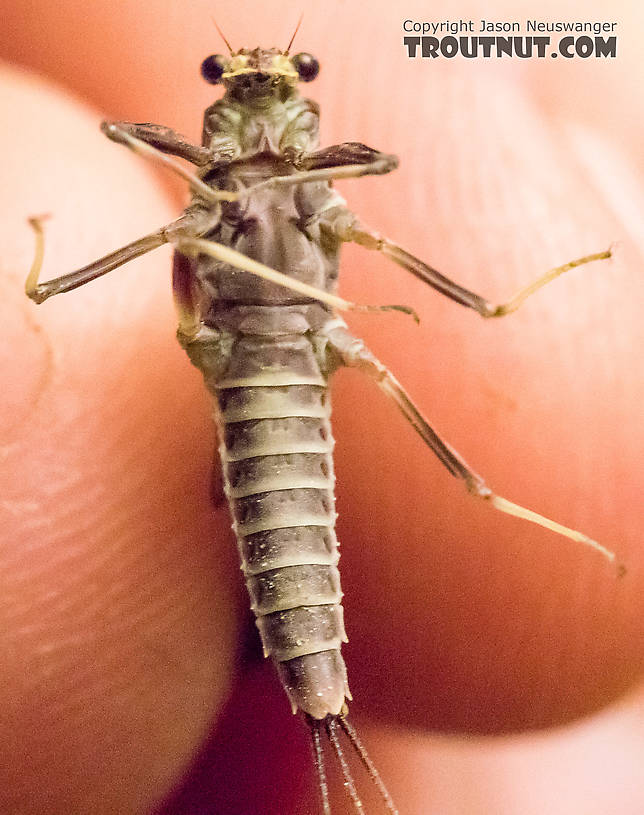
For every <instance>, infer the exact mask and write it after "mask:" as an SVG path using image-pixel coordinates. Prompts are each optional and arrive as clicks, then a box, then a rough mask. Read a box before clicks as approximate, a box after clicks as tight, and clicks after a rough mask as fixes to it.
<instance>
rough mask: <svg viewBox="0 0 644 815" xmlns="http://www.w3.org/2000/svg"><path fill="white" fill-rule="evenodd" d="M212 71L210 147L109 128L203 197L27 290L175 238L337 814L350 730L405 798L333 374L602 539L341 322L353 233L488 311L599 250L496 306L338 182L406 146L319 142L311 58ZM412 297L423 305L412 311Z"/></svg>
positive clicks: (277, 634)
mask: <svg viewBox="0 0 644 815" xmlns="http://www.w3.org/2000/svg"><path fill="white" fill-rule="evenodd" d="M202 73H203V75H204V77H205V78H206V79H207V80H208V81H210V82H212V83H220V82H221V83H223V85H224V86H225V88H226V92H225V95H224V97H223V98H222V99H220V100H219V101H217V102H215V103H214V104H213V105H212V106H211V107H210V108H208V110H207V111H206V113H205V118H204V130H203V144H202V145H201V146H196V145H192V144H189V143H188V142H187V141H186V140H185V139H184V138H183V137H181V136H179V135H178V134H177V133H175V132H174V131H172V130H170V129H169V128H166V127H161V126H158V125H150V124H144V125H136V124H127V123H118V124H105V125H104V126H103V128H104V131H105V132H106V134H107V135H108V136H109V137H110V138H112V139H114V140H116V141H119V142H122V143H125V144H127V145H128V146H130V147H132V148H133V149H135V150H136V151H138V152H141V153H144V154H147V155H152V156H153V157H157V158H158V157H159V156H161V153H160V152H159V151H162V152H163V153H170V154H174V155H177V156H179V157H181V158H183V159H186V160H188V161H190V162H192V163H193V164H195V165H196V166H197V167H198V168H199V169H198V175H197V176H193V175H190V174H187V173H186V172H185V170H184V169H183V168H181V169H179V165H177V164H176V163H174V162H172V161H171V160H169V159H167V158H166V157H165V156H161V157H162V158H163V160H164V161H165V162H166V163H168V162H170V163H171V165H172V167H173V168H174V169H176V170H177V171H178V172H181V174H182V175H184V176H187V177H188V179H189V181H190V183H191V185H192V188H193V196H192V200H191V203H190V205H189V206H188V207H187V209H186V210H185V211H184V213H183V214H182V216H181V217H180V218H179V219H178V220H177V221H175V222H173V223H172V224H170V225H168V226H166V227H163V228H162V229H160V230H158V231H157V232H154V233H152V234H151V235H148V236H145V237H144V238H141V239H139V240H138V241H135V242H133V243H132V244H129V245H128V246H126V247H124V248H122V249H120V250H117V251H116V252H114V253H112V254H111V255H108V256H107V257H106V258H103V259H101V260H99V261H96V262H95V263H92V264H90V265H89V266H87V267H85V268H83V269H81V270H78V271H77V272H73V273H72V274H69V275H65V276H63V277H60V278H57V279H55V280H51V281H48V282H46V283H42V284H38V282H37V277H38V273H39V270H40V255H41V249H42V246H41V242H42V235H41V231H40V226H39V224H38V222H37V221H35V222H34V226H35V228H36V230H37V232H38V235H39V242H40V243H39V252H38V257H37V260H36V262H35V263H34V267H33V269H32V272H31V274H30V276H29V278H28V281H27V293H28V294H29V295H30V296H31V297H32V299H34V300H36V302H42V301H43V300H44V299H46V298H47V297H49V296H51V295H52V294H57V293H61V292H64V291H67V290H69V289H72V288H75V287H77V286H79V285H82V284H83V283H85V282H88V281H89V280H92V279H94V278H95V277H97V276H99V275H101V274H104V273H106V272H108V271H110V270H112V269H114V268H116V267H117V266H119V265H121V264H122V263H125V262H127V261H128V260H131V259H133V258H134V257H137V256H138V255H140V254H143V253H144V252H147V251H150V250H151V249H154V248H156V247H157V246H160V245H162V244H163V243H166V242H171V243H173V244H174V245H175V248H176V252H175V261H174V274H173V288H174V294H175V299H176V302H177V307H178V311H179V330H178V337H179V341H180V342H181V344H182V346H183V347H184V348H185V350H186V351H187V353H188V355H189V356H190V359H191V360H192V362H193V363H194V364H195V365H196V366H197V367H198V368H199V369H200V370H201V371H202V373H203V376H204V380H205V383H206V386H207V388H208V390H209V391H210V393H211V394H212V395H213V397H214V402H215V405H216V413H217V417H218V419H217V420H218V423H219V432H220V439H221V447H220V452H221V462H222V466H223V471H224V484H225V492H226V495H227V497H228V500H229V503H230V508H231V513H232V516H233V528H234V531H235V534H236V537H237V541H238V545H239V551H240V556H241V562H242V569H243V572H244V575H245V578H246V584H247V587H248V591H249V594H250V598H251V605H252V608H253V611H254V613H255V615H256V619H257V626H258V628H259V632H260V636H261V639H262V643H263V647H264V653H265V655H267V656H269V655H270V656H271V658H272V659H273V661H274V662H275V664H276V666H277V670H278V673H279V676H280V679H281V682H282V684H283V686H284V688H285V690H286V693H287V694H288V697H289V699H290V702H291V705H292V708H293V711H294V712H295V711H301V712H302V713H303V714H304V715H305V717H306V718H307V720H308V722H309V724H310V727H311V733H312V740H313V747H314V752H315V758H316V766H317V770H318V776H319V785H320V790H321V797H322V807H323V810H324V812H325V813H329V812H330V804H329V799H328V794H327V789H326V776H325V771H324V762H323V751H322V741H321V737H322V735H323V734H324V733H326V735H327V736H328V738H329V740H330V743H331V745H332V747H333V749H334V751H335V753H336V755H337V758H338V760H339V762H340V764H341V767H342V773H343V776H344V779H345V787H346V789H347V791H348V793H349V795H350V797H351V798H352V801H353V805H354V807H355V809H356V810H357V811H362V804H361V802H360V799H359V797H358V794H357V792H356V789H355V785H354V783H353V779H352V776H351V773H350V771H349V768H348V765H347V763H346V759H345V757H344V753H343V752H342V749H341V747H340V744H339V741H338V727H340V728H341V729H342V730H343V731H344V733H345V734H346V736H347V737H348V739H349V741H350V742H351V744H352V746H353V747H354V749H355V750H356V752H357V754H358V756H359V758H360V759H361V760H362V762H363V763H364V764H365V765H366V767H367V769H368V771H369V772H370V774H371V777H372V779H373V780H374V782H375V783H376V784H377V785H378V787H379V789H380V791H381V793H382V797H383V802H384V804H385V806H386V807H387V809H388V811H389V812H391V813H394V812H396V811H397V810H396V809H395V806H394V804H393V803H392V801H391V798H390V797H389V795H388V793H387V791H386V790H385V788H384V786H383V785H382V782H381V781H380V778H379V776H378V774H377V772H376V771H375V769H374V767H373V765H372V764H371V761H370V759H369V757H368V755H367V753H366V751H365V750H364V748H363V746H362V744H361V742H360V740H359V738H358V736H357V734H356V733H355V731H354V730H353V727H352V725H351V724H350V723H349V721H348V720H347V718H346V714H347V701H348V700H350V699H351V695H350V692H349V688H348V684H347V674H346V669H345V665H344V662H343V659H342V656H341V653H340V647H341V643H342V642H344V641H346V635H345V630H344V623H343V615H342V607H341V605H340V600H341V597H342V592H341V589H340V578H339V573H338V569H337V562H338V552H337V542H336V538H335V533H334V523H335V517H336V513H335V506H334V497H333V487H334V474H333V462H332V458H331V453H332V448H333V438H332V435H331V429H330V425H329V411H330V403H329V398H328V384H329V377H330V375H331V374H332V373H333V371H334V370H335V369H337V368H338V367H339V366H341V365H347V366H352V367H356V368H358V369H360V370H362V371H363V372H365V373H367V374H369V375H370V376H371V377H373V378H374V380H375V381H376V382H377V383H378V384H379V385H380V387H381V388H382V389H383V390H384V391H385V392H386V393H387V394H388V395H389V396H390V397H391V398H393V399H394V400H395V402H396V403H397V405H398V407H399V408H400V410H401V411H402V413H403V414H404V415H405V417H406V418H407V419H408V421H409V422H410V423H411V424H412V425H413V427H414V428H415V429H416V430H417V432H418V433H419V434H420V435H421V437H422V438H423V440H424V441H425V442H426V443H427V444H428V446H429V447H430V448H431V449H432V450H433V451H434V453H435V454H436V455H437V456H438V458H439V459H440V460H441V461H442V463H443V464H444V465H445V466H446V467H447V468H448V470H449V471H450V472H451V473H452V474H453V475H455V476H456V477H458V478H461V479H462V480H463V481H464V482H465V485H466V486H467V489H468V490H469V492H470V493H472V494H473V495H475V496H478V497H480V498H483V499H485V500H487V501H489V502H490V503H491V504H492V505H493V506H494V507H495V508H497V509H500V510H502V511H505V512H509V513H510V514H515V515H519V516H521V517H523V518H525V519H527V520H531V521H534V522H536V523H540V524H541V525H544V526H546V527H548V528H550V529H552V530H554V531H557V532H560V533H562V534H564V535H567V536H569V537H572V538H574V539H576V540H580V541H583V542H586V543H588V544H590V545H592V546H594V547H595V548H598V549H599V550H600V551H602V552H603V553H604V554H605V555H607V556H608V557H611V558H612V553H609V552H607V550H605V549H603V547H601V546H600V545H599V544H596V543H595V542H594V541H591V540H590V539H589V538H586V536H584V535H582V534H581V533H579V532H576V531H574V530H570V529H567V528H566V527H562V526H561V525H559V524H556V523H554V522H552V521H549V520H547V519H545V518H543V517H542V516H539V515H537V514H536V513H533V512H531V511H529V510H525V509H524V508H522V507H519V506H517V505H516V504H512V503H511V502H509V501H507V500H506V499H504V498H501V497H500V496H497V495H495V494H494V493H493V492H492V491H491V490H490V488H489V487H488V486H487V485H486V484H485V482H484V481H483V479H482V478H481V477H480V476H478V475H477V474H476V473H475V472H474V471H473V470H472V469H471V468H469V467H468V465H467V464H466V463H465V461H464V460H463V459H462V458H461V457H460V456H459V455H458V454H457V453H456V452H455V451H454V450H452V449H451V448H450V447H449V446H448V445H447V444H446V443H445V442H444V441H442V440H441V439H440V437H439V436H438V435H437V434H436V432H435V431H434V430H433V429H432V428H431V427H430V426H429V424H428V423H427V422H426V420H425V419H424V418H423V416H422V415H421V413H420V412H419V410H418V409H417V408H416V407H415V405H414V404H413V402H412V401H411V399H410V397H409V396H408V395H407V394H406V393H405V391H404V390H403V389H402V387H401V386H400V385H399V383H398V382H397V381H396V379H395V377H394V376H393V375H392V374H391V373H390V372H389V371H388V370H387V368H386V367H385V366H384V365H383V364H382V363H381V362H379V360H377V359H376V358H375V357H374V356H373V355H372V354H371V353H370V352H369V351H368V349H366V348H365V346H364V344H363V343H362V342H361V341H360V340H358V339H356V338H355V337H353V336H352V335H351V334H350V333H349V331H348V329H347V327H346V325H345V323H344V322H343V321H342V320H341V319H340V318H339V316H338V311H339V310H340V309H352V308H371V309H377V308H381V309H385V308H401V307H398V306H389V307H387V306H383V307H360V306H355V305H354V304H351V303H348V302H347V301H345V300H342V299H341V298H340V297H338V296H337V295H336V294H335V287H336V281H337V277H338V262H339V250H340V246H341V244H342V243H343V242H345V241H354V242H357V243H360V244H362V245H363V246H365V247H366V248H369V249H373V250H376V251H380V252H382V253H383V254H385V255H387V256H388V257H390V258H391V259H392V260H393V261H394V262H396V263H398V264H399V265H401V266H402V267H404V268H405V269H407V270H408V271H411V272H412V273H413V274H414V275H416V276H417V277H419V278H420V279H422V280H423V281H425V282H426V283H428V284H429V285H431V286H432V287H434V288H436V289H437V290H438V291H440V292H441V293H443V294H445V295H447V296H448V297H450V298H451V299H453V300H455V301H456V302H458V303H460V304H462V305H465V306H467V307H469V308H472V309H474V310H475V311H477V312H478V313H479V314H480V315H481V316H483V317H494V316H501V315H503V314H506V313H509V312H510V311H513V310H514V309H515V308H517V307H518V305H519V304H520V303H521V302H522V301H523V299H525V298H526V297H527V296H528V295H529V294H531V293H532V291H534V290H535V289H536V288H538V287H539V286H541V285H543V284H544V283H545V282H548V280H550V279H552V278H553V277H555V276H557V275H558V274H561V273H562V272H564V271H566V270H567V269H569V268H571V267H572V266H576V265H579V264H580V263H585V262H587V261H590V260H595V259H599V258H601V257H608V256H609V255H610V253H609V252H604V253H600V254H598V255H591V256H588V257H586V258H582V259H581V260H579V261H574V262H572V263H570V264H566V265H565V266H563V267H560V268H558V269H556V270H554V271H553V272H550V273H548V274H547V275H544V276H543V277H542V278H540V279H539V280H538V281H537V283H536V284H533V285H532V286H530V287H528V288H527V289H526V290H524V291H522V292H520V293H519V295H517V297H515V298H514V299H513V300H511V301H509V303H507V304H505V305H502V306H494V305H492V304H490V303H488V302H487V301H486V300H484V299H483V298H482V297H480V296H479V295H477V294H474V293H473V292H470V291H468V290H466V289H463V288H462V287H460V286H458V285H457V284H456V283H453V282H452V281H450V280H449V279H448V278H446V277H444V276H443V275H441V274H440V273H439V272H437V271H436V270H434V269H432V268H431V267H429V266H427V265H426V264H425V263H423V262H422V261H420V260H418V259H417V258H415V257H413V256H411V255H410V254H408V253H407V252H405V251H404V250H403V249H401V248H400V247H399V246H397V245H395V244H393V243H391V242H390V241H388V240H386V239H384V238H381V237H380V236H379V235H378V234H377V233H376V232H373V231H372V230H370V229H367V228H366V227H364V226H362V225H361V224H360V223H359V221H358V219H357V218H356V216H355V215H354V214H353V213H352V212H351V211H350V210H349V209H348V208H347V206H346V204H345V202H344V200H343V199H342V197H341V196H340V195H339V194H338V193H337V192H336V191H335V190H334V189H333V188H332V186H331V183H330V182H331V180H332V179H334V178H346V177H356V176H360V175H365V174H379V173H386V172H389V171H390V170H392V169H394V168H395V166H396V163H397V161H396V159H395V157H393V156H387V155H384V154H382V153H379V152H378V151H376V150H373V149H371V148H368V147H366V146H364V145H362V144H356V143H346V144H340V145H335V146H333V147H330V148H326V149H323V150H320V149H319V148H318V108H317V106H316V105H315V104H314V103H313V102H311V101H309V100H306V99H303V98H301V97H300V96H299V93H298V90H297V82H298V80H304V81H309V80H311V79H314V78H315V75H316V74H317V62H316V61H315V60H314V59H313V58H312V57H311V56H309V55H306V54H299V55H297V56H294V57H290V56H289V54H288V51H286V52H281V51H278V50H276V49H270V50H262V49H259V48H257V49H255V50H252V51H248V50H244V49H242V50H240V51H238V52H236V53H232V52H231V54H230V56H229V57H225V58H224V57H209V58H208V59H207V60H206V61H205V62H204V63H203V65H202ZM403 310H405V309H403Z"/></svg>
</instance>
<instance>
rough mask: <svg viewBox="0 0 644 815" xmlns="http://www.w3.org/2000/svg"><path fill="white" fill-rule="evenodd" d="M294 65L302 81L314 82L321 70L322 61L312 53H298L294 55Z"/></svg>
mask: <svg viewBox="0 0 644 815" xmlns="http://www.w3.org/2000/svg"><path fill="white" fill-rule="evenodd" d="M293 67H294V68H295V70H296V71H297V73H298V75H299V77H300V79H301V80H302V82H312V81H313V80H314V79H315V77H316V76H317V75H318V73H319V72H320V63H319V62H318V61H317V59H316V58H315V57H312V56H311V54H296V55H295V56H294V57H293Z"/></svg>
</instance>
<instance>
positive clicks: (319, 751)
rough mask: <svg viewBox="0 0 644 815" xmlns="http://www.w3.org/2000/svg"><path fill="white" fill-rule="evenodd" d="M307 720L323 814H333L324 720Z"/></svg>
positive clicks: (308, 718)
mask: <svg viewBox="0 0 644 815" xmlns="http://www.w3.org/2000/svg"><path fill="white" fill-rule="evenodd" d="M306 722H307V724H308V726H309V729H310V732H311V746H312V747H313V761H314V763H315V771H316V773H317V777H318V788H319V790H320V799H321V800H322V814H323V815H331V804H330V802H329V785H328V783H327V780H326V770H325V768H324V749H323V747H322V735H321V733H320V728H321V726H322V722H321V721H320V720H319V719H314V718H313V717H312V716H307V717H306Z"/></svg>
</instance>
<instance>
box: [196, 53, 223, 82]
mask: <svg viewBox="0 0 644 815" xmlns="http://www.w3.org/2000/svg"><path fill="white" fill-rule="evenodd" d="M225 70H226V62H225V60H224V57H222V56H221V54H213V55H212V56H210V57H206V59H204V61H203V62H202V63H201V76H203V78H204V79H205V80H206V82H210V84H211V85H216V84H217V83H218V82H219V81H220V80H221V75H222V74H223V72H224V71H225Z"/></svg>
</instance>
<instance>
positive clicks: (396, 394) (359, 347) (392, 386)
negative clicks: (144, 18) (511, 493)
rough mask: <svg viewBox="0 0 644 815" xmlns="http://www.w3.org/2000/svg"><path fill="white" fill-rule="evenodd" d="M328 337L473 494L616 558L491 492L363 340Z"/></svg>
mask: <svg viewBox="0 0 644 815" xmlns="http://www.w3.org/2000/svg"><path fill="white" fill-rule="evenodd" d="M326 336H327V337H328V339H329V342H330V345H331V348H332V350H333V351H335V353H337V354H338V356H339V357H340V359H341V361H342V362H343V363H344V364H345V365H347V366H348V367H353V368H358V369H359V370H361V371H363V372H364V373H366V374H368V375H369V376H370V377H371V378H372V379H374V380H375V381H376V383H377V384H378V386H379V387H380V388H381V389H382V390H383V391H384V392H385V393H386V394H387V396H389V397H390V398H391V399H393V400H394V402H395V403H396V405H397V406H398V408H399V409H400V411H401V412H402V414H403V416H404V417H405V418H406V419H407V421H408V422H409V423H410V424H411V426H412V427H413V428H414V430H415V431H416V432H417V433H418V434H419V435H420V437H421V438H422V440H423V441H424V442H425V444H426V445H427V446H428V447H429V448H430V449H431V450H432V451H433V453H434V454H435V455H436V456H437V457H438V459H439V460H440V461H441V463H442V464H443V465H444V466H445V467H446V468H447V469H448V470H449V472H450V473H451V474H452V475H454V476H456V477H457V478H461V479H462V480H463V481H464V482H465V486H466V487H467V491H468V492H469V493H470V494H471V495H474V496H475V497H477V498H483V499H484V500H486V501H488V502H489V503H490V504H491V505H492V506H493V507H494V509H498V510H500V511H501V512H505V513H506V514H508V515H514V516H516V517H518V518H522V519H523V520H525V521H530V522H531V523H534V524H537V525H539V526H543V527H544V528H546V529H549V530H550V531H551V532H556V533H557V534H559V535H563V536H565V537H567V538H570V539H571V540H574V541H577V542H579V543H583V544H585V545H586V546H590V547H591V548H593V549H596V550H597V551H598V552H600V553H601V554H602V555H603V556H604V557H605V558H607V559H608V560H609V561H611V562H614V561H615V553H614V552H611V551H610V550H609V549H606V548H605V547H604V546H602V545H601V544H600V543H598V542H597V541H594V540H592V538H589V537H588V536H587V535H584V534H583V533H582V532H578V531H577V530H576V529H570V528H569V527H567V526H563V525H562V524H559V523H557V522H556V521H552V520H550V519H549V518H546V517H544V516H543V515H539V514H538V513H536V512H533V511H532V510H530V509H526V508H525V507H522V506H520V505H518V504H514V503H513V502H512V501H508V500H507V498H502V497H501V496H500V495H496V494H495V493H494V492H492V490H491V489H490V487H489V486H488V485H487V484H486V483H485V481H484V480H483V478H481V476H480V475H478V473H476V472H475V471H474V470H473V469H472V468H471V467H470V466H469V465H468V464H467V462H466V461H465V459H463V457H462V456H461V455H460V454H459V453H457V452H456V450H454V449H453V448H452V447H451V446H450V445H449V444H447V442H445V441H443V439H441V438H440V436H439V435H438V434H437V433H436V431H435V430H434V429H433V428H432V427H431V426H430V424H429V423H428V421H427V420H426V419H425V417H424V416H423V415H422V413H421V412H420V411H419V409H418V408H417V407H416V405H415V404H414V403H413V401H412V400H411V398H410V396H409V394H408V393H407V392H406V391H405V390H404V388H403V387H402V385H401V384H400V383H399V382H398V380H397V379H396V377H395V376H394V375H393V374H392V373H391V371H389V369H388V368H386V367H385V366H384V365H383V364H382V362H380V360H378V359H377V358H376V357H375V356H374V355H373V354H372V353H371V351H369V349H368V348H366V347H365V345H364V343H363V342H362V340H359V339H357V338H355V337H353V336H352V335H351V334H350V333H349V332H348V331H347V330H346V329H345V328H343V327H336V328H332V329H331V330H330V331H328V332H327V334H326Z"/></svg>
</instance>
